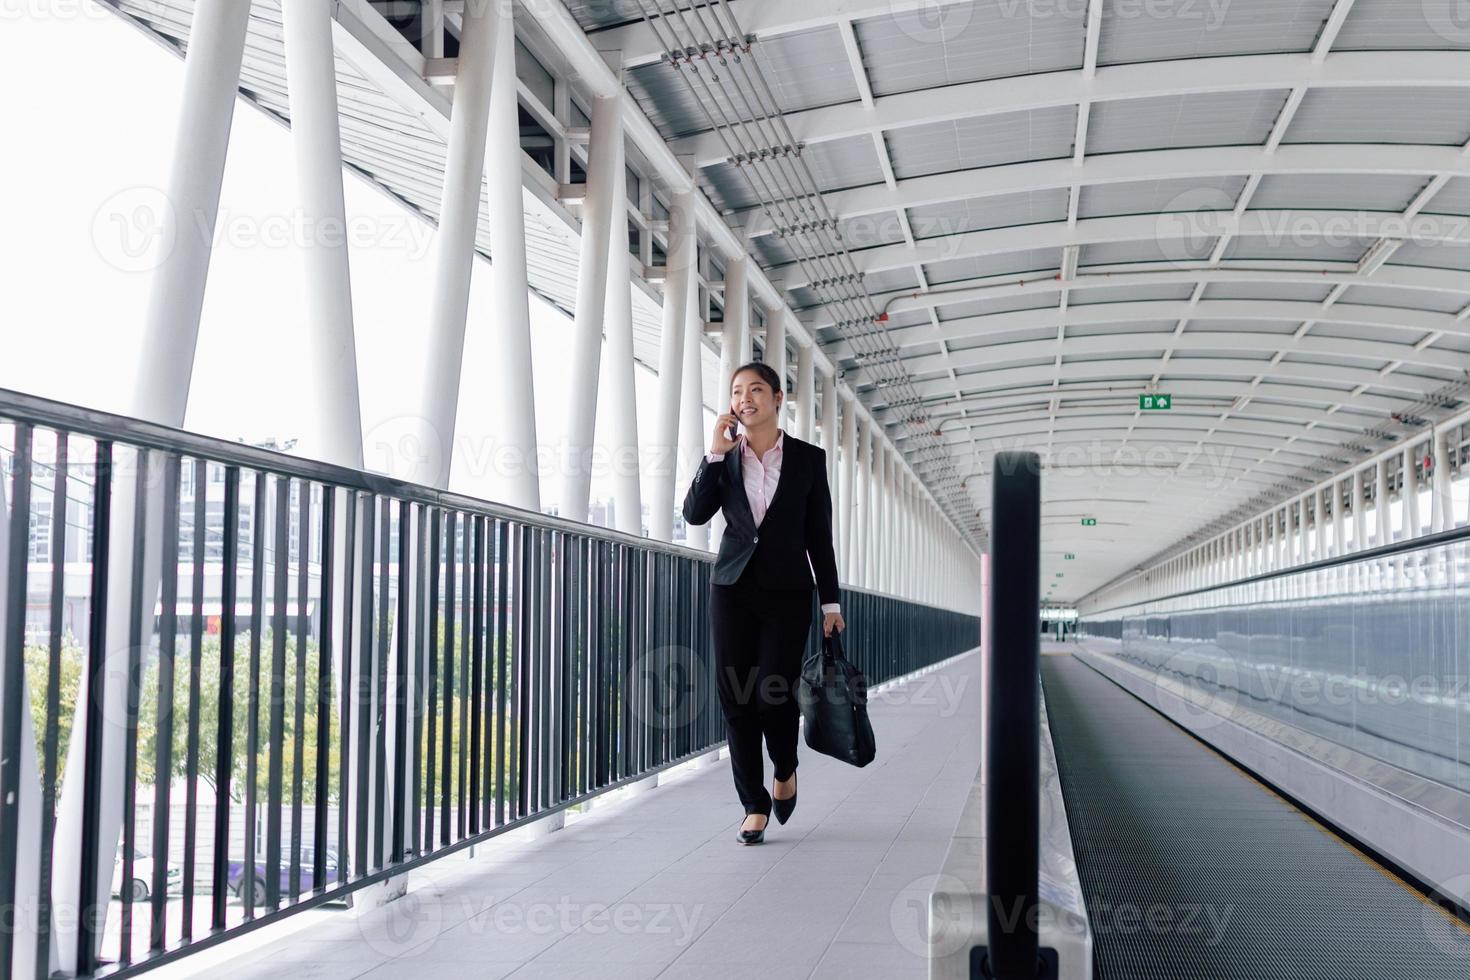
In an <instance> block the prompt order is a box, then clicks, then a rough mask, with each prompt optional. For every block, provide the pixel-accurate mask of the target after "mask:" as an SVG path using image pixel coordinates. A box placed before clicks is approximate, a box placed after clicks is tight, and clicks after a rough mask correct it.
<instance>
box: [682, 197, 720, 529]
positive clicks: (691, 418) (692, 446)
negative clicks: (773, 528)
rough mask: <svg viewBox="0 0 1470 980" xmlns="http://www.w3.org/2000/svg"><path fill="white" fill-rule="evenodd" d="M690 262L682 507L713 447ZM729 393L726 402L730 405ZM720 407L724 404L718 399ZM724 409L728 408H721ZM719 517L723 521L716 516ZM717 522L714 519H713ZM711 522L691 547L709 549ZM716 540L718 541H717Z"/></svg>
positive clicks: (703, 526) (696, 293) (701, 325)
mask: <svg viewBox="0 0 1470 980" xmlns="http://www.w3.org/2000/svg"><path fill="white" fill-rule="evenodd" d="M689 221H690V230H691V232H692V231H693V229H694V225H693V221H694V218H693V201H692V198H691V201H690V218H689ZM687 247H688V248H689V249H690V250H691V252H692V251H693V250H694V242H693V236H692V234H691V238H690V241H689V244H688V246H687ZM692 259H693V257H692V256H691V262H690V265H689V268H690V270H691V271H690V276H689V284H688V288H687V289H685V291H684V370H683V372H682V374H683V376H684V378H683V389H684V395H683V408H682V409H681V410H680V412H679V445H680V446H681V447H682V450H681V452H680V453H679V457H680V461H681V465H680V471H681V476H680V477H679V482H678V496H677V497H676V499H675V501H674V504H675V506H682V505H683V503H684V494H685V492H686V491H687V490H688V488H689V484H690V483H691V482H693V480H694V472H695V470H697V469H698V468H699V461H700V459H701V458H702V457H703V456H704V454H705V453H706V452H707V451H708V450H709V440H710V430H709V428H708V427H707V426H706V425H705V418H704V355H703V351H704V317H703V316H702V315H701V313H700V309H699V287H698V285H697V284H696V282H695V279H694V275H693V270H694V268H695V264H694V261H693V260H692ZM728 401H729V399H728V396H727V397H726V402H725V403H726V404H728ZM715 404H716V406H717V407H720V406H721V403H720V402H718V401H716V403H715ZM720 410H721V411H723V410H724V409H723V408H722V407H720ZM716 520H722V518H720V517H719V516H718V515H716ZM711 523H713V522H711ZM710 526H711V525H710V524H700V525H699V526H697V527H686V528H685V531H684V533H685V536H686V537H685V540H686V541H687V543H688V544H689V547H691V548H704V549H709V548H710V545H711V541H710ZM715 543H718V541H716V542H715Z"/></svg>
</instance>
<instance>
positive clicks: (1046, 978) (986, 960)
mask: <svg viewBox="0 0 1470 980" xmlns="http://www.w3.org/2000/svg"><path fill="white" fill-rule="evenodd" d="M989 949H990V947H988V946H971V947H970V980H998V978H997V977H996V975H995V974H994V973H991V972H990V957H989ZM1036 953H1037V956H1036V980H1057V978H1058V977H1059V976H1060V973H1059V972H1058V971H1059V970H1060V969H1061V967H1060V966H1059V964H1058V962H1057V951H1056V950H1054V949H1051V948H1049V947H1046V946H1043V947H1041V948H1040V949H1038V950H1037V951H1036ZM1007 980H1009V978H1007Z"/></svg>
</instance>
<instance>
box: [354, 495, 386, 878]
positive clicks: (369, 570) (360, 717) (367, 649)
mask: <svg viewBox="0 0 1470 980" xmlns="http://www.w3.org/2000/svg"><path fill="white" fill-rule="evenodd" d="M378 533H380V532H379V528H378V508H377V506H376V497H375V496H374V495H368V496H367V497H366V498H365V499H364V500H363V501H362V542H361V548H362V553H361V555H359V556H358V557H359V561H360V562H361V563H362V573H361V575H359V576H358V617H359V620H358V637H357V648H358V652H359V656H358V664H357V683H356V684H354V685H353V698H354V700H355V702H356V703H355V705H354V707H355V708H356V714H357V739H356V741H357V746H356V747H357V759H356V766H355V770H356V771H355V774H354V777H353V795H354V796H355V797H356V817H357V822H356V826H355V828H354V830H355V833H354V835H353V836H354V840H353V850H354V852H355V853H354V857H355V858H356V859H357V873H358V874H359V875H365V874H367V873H368V869H369V864H368V858H369V851H368V846H369V837H368V831H369V825H368V793H369V789H370V787H369V784H370V783H371V781H372V778H371V777H372V770H371V762H372V760H371V749H372V743H371V741H370V735H371V725H372V723H373V717H372V715H371V714H369V711H370V709H371V708H372V690H373V688H372V682H373V672H374V670H376V668H375V667H374V665H373V661H374V660H375V659H376V658H375V657H374V656H373V595H374V592H373V574H374V568H373V553H374V546H373V542H374V539H375V536H376V535H377V534H378ZM381 533H383V534H387V533H388V531H387V528H383V529H381Z"/></svg>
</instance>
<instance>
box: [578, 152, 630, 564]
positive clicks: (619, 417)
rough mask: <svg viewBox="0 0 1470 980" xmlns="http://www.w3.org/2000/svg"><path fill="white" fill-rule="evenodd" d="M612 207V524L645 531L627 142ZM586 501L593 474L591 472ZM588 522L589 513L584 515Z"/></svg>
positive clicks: (608, 374)
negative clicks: (626, 159)
mask: <svg viewBox="0 0 1470 980" xmlns="http://www.w3.org/2000/svg"><path fill="white" fill-rule="evenodd" d="M614 152H615V153H616V155H617V164H616V166H615V167H614V168H613V172H614V173H615V174H616V175H617V179H616V180H614V181H613V183H612V186H613V205H612V214H611V216H610V221H611V226H610V228H609V229H608V232H609V235H610V244H609V250H608V256H607V295H606V297H605V298H604V300H603V317H604V322H605V324H606V330H607V344H606V346H605V347H604V348H603V351H602V374H603V380H602V382H601V383H605V384H606V385H607V395H608V397H607V401H608V405H609V411H608V422H609V423H610V426H609V431H608V432H607V434H606V435H607V441H608V442H609V443H611V444H612V467H613V472H612V480H613V519H614V522H615V523H614V526H615V527H616V528H617V529H618V530H619V531H623V532H625V533H627V534H632V535H635V536H642V534H643V495H642V493H641V491H640V488H639V466H638V464H639V456H638V396H637V391H636V389H635V387H634V384H635V382H634V378H633V371H634V367H633V281H632V279H631V269H630V259H629V256H630V254H631V253H630V252H629V250H628V245H629V244H630V242H629V239H628V181H627V179H626V171H627V168H626V167H625V165H624V156H623V141H622V140H621V139H619V140H618V141H617V143H616V144H615V146H614ZM587 480H588V484H587V485H588V499H589V504H588V506H589V507H590V498H591V472H590V471H589V472H588V473H587ZM584 520H585V517H584Z"/></svg>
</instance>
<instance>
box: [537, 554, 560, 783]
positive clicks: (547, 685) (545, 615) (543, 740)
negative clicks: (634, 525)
mask: <svg viewBox="0 0 1470 980" xmlns="http://www.w3.org/2000/svg"><path fill="white" fill-rule="evenodd" d="M555 533H556V532H554V531H552V530H551V529H549V528H542V529H540V530H539V531H538V532H537V537H538V538H539V543H538V551H539V554H538V556H537V558H538V560H537V562H536V570H537V572H538V576H537V583H538V585H537V589H536V611H537V613H538V615H537V617H536V632H537V639H538V643H537V667H538V674H537V678H536V680H537V685H536V686H537V689H538V691H539V692H540V695H541V712H540V716H539V717H538V718H537V722H536V735H537V747H538V749H539V753H538V759H539V762H538V764H537V766H536V789H537V794H536V798H537V801H538V803H537V809H545V808H546V807H548V806H550V805H551V787H552V783H551V777H552V775H553V774H552V773H551V751H552V744H551V739H552V734H553V732H554V731H555V729H553V728H552V727H551V724H550V722H551V710H552V709H551V699H552V695H553V688H552V686H551V685H552V681H553V680H554V678H553V676H552V671H551V655H552V654H551V626H552V619H551V617H552V615H553V610H552V608H551V582H552V578H551V563H552V548H551V545H552V539H553V535H554V534H555Z"/></svg>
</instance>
